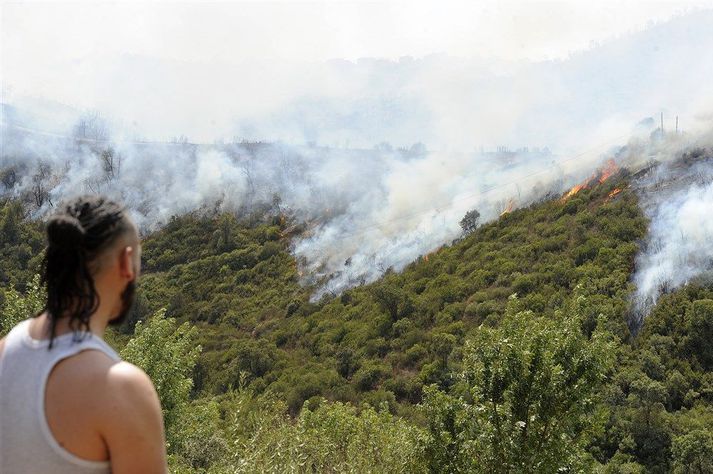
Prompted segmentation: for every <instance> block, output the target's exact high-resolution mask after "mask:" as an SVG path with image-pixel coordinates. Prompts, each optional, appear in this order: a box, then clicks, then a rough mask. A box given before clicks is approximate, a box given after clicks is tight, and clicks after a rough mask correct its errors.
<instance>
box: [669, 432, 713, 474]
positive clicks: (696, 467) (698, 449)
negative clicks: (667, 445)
mask: <svg viewBox="0 0 713 474" xmlns="http://www.w3.org/2000/svg"><path fill="white" fill-rule="evenodd" d="M673 472H674V473H676V474H679V473H680V474H705V473H710V472H713V434H711V432H710V431H704V430H693V431H691V432H690V433H687V434H685V435H683V436H679V437H677V438H675V439H674V440H673Z"/></svg>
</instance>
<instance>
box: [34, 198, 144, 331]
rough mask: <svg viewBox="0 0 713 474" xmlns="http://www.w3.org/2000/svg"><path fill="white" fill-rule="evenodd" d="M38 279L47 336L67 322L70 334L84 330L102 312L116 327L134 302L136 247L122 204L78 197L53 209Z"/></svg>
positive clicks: (138, 248)
mask: <svg viewBox="0 0 713 474" xmlns="http://www.w3.org/2000/svg"><path fill="white" fill-rule="evenodd" d="M47 241H48V245H47V253H46V255H45V260H44V268H43V272H42V280H43V282H44V284H45V285H46V288H47V304H46V306H45V310H46V311H47V314H48V317H49V319H50V323H51V328H50V338H54V336H55V330H56V325H57V322H58V321H59V320H60V319H63V318H68V322H69V326H70V328H72V329H73V330H74V331H82V330H84V331H88V330H89V320H90V317H91V316H92V315H93V314H94V313H96V312H97V310H98V309H99V308H100V305H101V308H102V311H106V312H109V314H108V317H109V323H110V324H116V325H118V324H121V322H122V321H123V320H124V318H125V317H126V315H127V314H128V313H129V310H130V309H131V305H132V303H133V301H134V292H135V285H136V278H137V277H138V275H139V269H140V260H141V246H140V243H139V236H138V232H137V230H136V226H135V225H134V223H133V222H132V221H131V218H130V217H129V215H128V213H127V212H126V210H125V209H124V207H123V206H121V205H119V204H117V203H116V202H113V201H110V200H109V199H107V198H105V197H102V196H81V197H78V198H74V199H71V200H69V201H67V202H65V203H63V204H62V205H60V206H59V207H58V208H57V211H56V212H55V213H54V214H53V215H52V216H51V217H50V218H49V220H48V221H47Z"/></svg>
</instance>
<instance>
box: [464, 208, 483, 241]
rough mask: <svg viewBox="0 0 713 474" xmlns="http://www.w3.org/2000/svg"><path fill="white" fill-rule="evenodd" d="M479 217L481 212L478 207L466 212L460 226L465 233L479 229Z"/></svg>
mask: <svg viewBox="0 0 713 474" xmlns="http://www.w3.org/2000/svg"><path fill="white" fill-rule="evenodd" d="M479 219H480V212H478V211H477V210H476V209H473V210H471V211H468V212H466V213H465V216H464V217H463V219H461V221H460V226H461V228H462V229H463V233H464V234H466V235H467V234H470V233H471V232H473V231H474V230H475V229H477V228H478V220H479Z"/></svg>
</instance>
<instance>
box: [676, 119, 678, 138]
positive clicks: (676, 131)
mask: <svg viewBox="0 0 713 474" xmlns="http://www.w3.org/2000/svg"><path fill="white" fill-rule="evenodd" d="M676 135H678V115H676Z"/></svg>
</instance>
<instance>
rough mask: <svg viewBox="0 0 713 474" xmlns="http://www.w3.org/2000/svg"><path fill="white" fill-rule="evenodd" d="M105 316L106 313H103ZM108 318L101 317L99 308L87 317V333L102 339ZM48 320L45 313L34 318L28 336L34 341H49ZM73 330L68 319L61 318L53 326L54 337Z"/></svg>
mask: <svg viewBox="0 0 713 474" xmlns="http://www.w3.org/2000/svg"><path fill="white" fill-rule="evenodd" d="M104 314H106V313H104ZM108 319H109V318H108V317H106V316H103V315H102V312H101V308H100V309H99V310H97V311H96V312H95V313H93V314H92V315H91V316H90V317H89V332H91V333H92V334H94V335H95V336H98V337H100V338H103V337H104V331H105V330H106V327H107V325H108V322H109V321H108ZM50 327H51V323H50V319H49V317H48V316H47V313H46V312H45V313H42V314H41V315H40V316H38V317H37V318H35V320H34V321H32V323H31V325H30V336H32V337H33V338H34V339H49V337H50ZM74 330H75V328H72V326H70V324H69V318H68V317H63V318H59V319H58V320H57V325H56V326H55V334H54V335H55V337H57V336H61V335H62V334H67V333H71V332H73V331H74Z"/></svg>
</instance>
